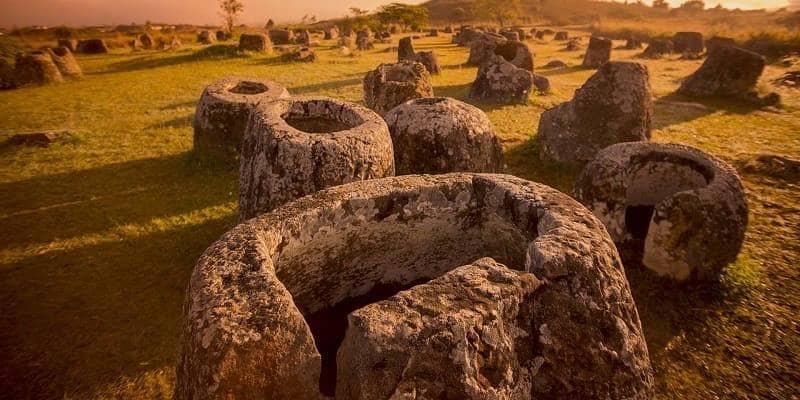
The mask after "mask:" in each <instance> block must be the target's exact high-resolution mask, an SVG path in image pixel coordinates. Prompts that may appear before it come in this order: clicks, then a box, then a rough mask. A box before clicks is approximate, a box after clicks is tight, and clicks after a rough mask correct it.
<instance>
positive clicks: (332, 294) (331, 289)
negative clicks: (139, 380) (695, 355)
mask: <svg viewBox="0 0 800 400" xmlns="http://www.w3.org/2000/svg"><path fill="white" fill-rule="evenodd" d="M484 257H491V258H492V259H494V260H496V261H497V263H501V264H503V265H506V266H507V267H508V268H510V269H513V270H517V271H525V272H526V273H530V274H532V275H533V276H528V275H525V274H523V273H522V272H512V271H507V270H505V269H502V270H500V266H499V265H488V266H487V267H486V268H484V269H483V271H488V270H490V269H492V270H494V271H495V272H494V273H492V277H491V278H490V277H489V276H488V275H485V274H488V272H486V273H485V274H484V272H480V271H481V270H480V269H477V270H476V269H469V270H459V271H456V272H455V274H452V275H448V276H446V277H443V278H442V280H443V281H445V282H451V283H448V284H447V286H450V287H452V286H453V285H455V284H458V282H462V283H463V284H464V285H466V284H467V283H468V282H469V281H470V280H472V281H475V280H478V279H494V280H495V281H500V282H495V283H494V284H492V286H493V287H503V288H505V289H500V290H501V291H502V290H508V291H509V292H510V293H517V294H515V295H512V296H510V297H509V298H507V299H505V300H503V299H497V298H494V300H492V301H500V302H503V301H505V303H503V304H509V308H508V309H505V310H504V311H507V312H504V313H503V314H502V315H498V321H497V323H498V325H494V326H495V327H496V328H498V329H497V330H494V331H489V332H487V334H486V335H485V336H483V337H482V338H480V340H479V341H477V340H476V341H473V343H475V344H478V343H479V342H480V343H488V342H489V341H491V342H492V343H494V344H495V345H497V346H500V347H498V349H500V350H499V352H496V353H493V354H497V355H498V356H500V355H502V354H508V355H509V357H510V356H511V353H510V352H511V347H510V345H509V344H508V343H505V344H503V343H499V342H494V341H493V340H492V339H494V338H497V339H500V338H505V337H506V336H502V335H501V336H498V335H500V330H499V329H500V326H499V324H503V325H504V326H505V325H507V326H509V328H510V327H511V326H513V325H514V324H517V326H518V327H520V326H524V327H525V329H526V331H525V335H527V336H524V335H523V334H522V332H519V331H513V330H511V329H510V330H509V331H508V332H507V335H511V336H508V338H510V337H512V336H513V337H515V339H518V340H517V343H515V344H514V350H513V351H514V357H516V358H517V360H518V363H519V368H516V365H514V368H512V369H511V370H506V371H496V372H492V371H490V368H488V369H484V370H483V371H482V372H481V374H490V376H489V379H487V380H485V381H484V380H482V381H481V382H480V385H483V386H482V388H481V390H483V391H484V393H491V392H492V391H495V392H501V391H503V390H506V389H505V388H507V387H509V386H514V387H517V386H518V387H519V388H520V390H519V393H520V395H521V397H520V398H526V399H533V398H548V399H574V398H593V399H619V398H627V399H646V398H649V397H650V396H651V395H652V384H653V380H652V370H651V367H650V361H649V357H648V353H647V346H646V344H645V342H644V338H643V335H642V331H641V326H640V322H639V317H638V314H637V311H636V307H635V306H634V303H633V299H632V297H631V294H630V289H629V287H628V282H627V280H626V278H625V274H624V271H623V268H622V264H621V262H620V260H619V256H618V254H617V252H616V249H615V248H614V244H613V242H612V241H611V238H610V237H609V236H608V233H607V232H606V231H605V229H604V228H603V226H602V224H601V222H600V221H599V220H598V219H597V218H596V217H594V216H593V215H592V214H591V213H590V212H589V211H588V210H587V209H585V208H584V207H583V206H581V205H580V204H579V203H577V202H576V201H575V200H573V199H571V198H569V197H568V196H566V195H564V194H562V193H560V192H558V191H556V190H554V189H551V188H549V187H547V186H544V185H541V184H537V183H533V182H529V181H525V180H523V179H520V178H516V177H512V176H507V175H490V174H464V173H460V174H448V175H434V176H431V175H423V176H403V177H392V178H384V179H375V180H368V181H359V182H353V183H350V184H347V185H342V186H337V187H333V188H329V189H326V190H323V191H320V192H317V193H315V194H313V195H310V196H307V197H303V198H301V199H298V200H296V201H294V202H291V203H288V204H286V205H284V206H282V207H279V208H277V209H275V210H274V211H272V212H270V213H266V214H262V215H261V216H259V217H258V218H255V219H252V220H249V221H247V222H245V223H242V224H240V225H238V226H237V227H235V228H234V229H232V230H231V231H229V232H228V233H226V234H225V235H224V236H223V237H222V238H221V239H220V240H219V241H217V242H216V243H214V244H212V245H211V247H209V248H208V249H207V250H206V251H205V252H204V253H203V255H202V256H201V257H200V259H199V261H198V263H197V265H196V266H195V269H194V271H193V273H192V276H191V278H190V281H189V286H188V288H187V297H186V302H185V304H184V318H185V319H184V324H183V339H182V347H181V353H180V357H179V361H178V366H177V370H176V371H177V382H176V392H175V396H176V398H177V399H188V398H192V399H212V398H216V399H222V398H226V399H231V398H236V399H255V398H265V397H267V398H271V399H315V398H330V397H331V396H333V393H331V392H328V393H327V394H326V393H320V387H321V381H320V378H321V375H322V374H323V373H324V372H325V370H324V367H323V366H325V365H328V368H330V357H332V356H333V357H334V359H335V358H336V357H338V358H339V359H347V357H351V356H353V354H352V353H350V352H349V351H348V350H346V347H344V348H342V347H339V346H338V344H336V346H334V347H333V348H332V349H328V350H327V351H325V352H322V353H321V352H320V350H319V349H318V348H317V345H318V344H319V343H323V342H324V341H325V339H326V332H327V331H325V330H324V329H323V330H320V329H315V330H312V328H311V327H314V326H316V324H315V322H314V321H313V318H311V317H310V316H314V315H318V313H320V312H323V311H325V310H327V309H331V308H335V307H337V306H338V305H341V304H343V303H347V301H348V300H349V299H354V298H358V297H359V296H365V295H367V294H370V293H374V291H375V290H377V288H379V287H387V286H388V287H397V288H398V289H397V290H395V291H393V293H388V294H386V295H385V296H383V297H382V299H386V298H389V297H391V296H392V294H396V293H397V292H398V291H400V290H403V289H409V288H412V287H413V286H416V285H423V286H422V287H420V288H417V289H418V291H415V290H417V289H412V290H411V291H407V292H405V293H404V294H401V298H402V296H405V297H404V298H408V299H413V301H418V302H417V303H414V304H422V303H423V302H428V301H431V300H430V299H431V298H430V297H429V296H428V294H430V293H432V292H433V291H438V290H445V293H444V294H443V295H445V296H449V298H452V299H454V301H455V299H458V298H459V296H455V295H453V294H452V293H451V292H449V291H447V288H445V287H444V286H439V285H438V283H441V281H436V280H435V279H436V278H438V277H441V276H443V275H445V274H446V273H447V272H449V271H452V270H454V269H456V268H458V267H460V266H464V265H468V264H470V263H473V262H475V260H479V259H481V258H484ZM487 263H488V261H482V262H479V264H487ZM477 268H480V267H479V266H477ZM481 276H485V278H482V277H481ZM498 277H507V278H509V280H508V281H506V280H504V278H503V279H497V278H498ZM431 280H434V281H433V282H431V283H429V284H428V285H425V284H424V283H425V282H429V281H431ZM517 281H518V282H519V283H511V282H517ZM523 282H524V283H523ZM487 285H488V283H487ZM537 285H538V286H537ZM437 288H441V289H437ZM491 290H494V289H491ZM531 290H533V293H532V297H531V296H529V294H530V293H529V292H530V291H531ZM448 293H450V294H448ZM472 295H474V296H484V297H488V296H489V294H488V293H483V294H481V290H476V291H475V292H473V293H472V294H471V296H472ZM395 299H396V298H395ZM517 299H524V300H517ZM379 300H381V299H377V300H373V301H371V302H369V303H367V304H360V305H356V306H354V308H353V309H351V310H348V311H347V314H350V313H351V312H353V311H356V315H357V314H358V313H359V312H360V311H358V310H359V309H361V308H362V307H364V306H368V305H369V304H370V303H375V302H376V301H379ZM389 302H390V303H395V304H399V303H400V302H399V301H395V300H391V299H390V300H389ZM515 303H516V304H518V305H519V308H520V311H518V312H517V316H518V317H519V316H522V318H512V315H513V314H514V310H513V308H514V307H515V306H514V305H513V304H515ZM407 306H408V307H409V308H407V309H408V310H409V311H410V310H421V309H423V308H422V307H416V306H414V305H413V304H407ZM472 306H473V307H476V308H479V307H480V305H478V304H474V305H472ZM448 307H452V308H451V309H452V310H455V309H459V311H458V313H457V314H456V315H458V316H463V317H464V318H460V319H459V321H460V323H459V324H460V326H463V327H464V329H466V327H467V326H469V325H473V326H472V328H473V329H474V328H475V323H476V321H478V320H479V319H483V318H484V317H481V316H478V315H476V316H474V317H470V318H475V319H472V320H469V319H467V318H466V316H467V314H468V309H466V308H464V307H460V306H459V305H458V304H455V303H453V304H435V308H433V309H431V310H430V314H429V315H427V316H425V318H426V319H428V318H432V317H431V316H435V315H443V314H444V313H445V312H448V313H449V310H450V309H449V308H448ZM529 309H530V310H532V317H530V321H531V322H530V323H526V322H525V321H526V318H528V315H529V313H528V310H529ZM362 311H363V310H362ZM498 312H499V311H498ZM347 314H345V317H344V318H345V323H346V315H347ZM403 314H404V315H406V313H403ZM350 315H353V314H350ZM361 315H363V314H361ZM483 315H488V314H483ZM409 318H410V317H409ZM453 323H454V324H456V322H455V321H454V322H453ZM398 325H400V324H398ZM435 326H436V325H435V324H433V323H432V324H430V325H429V326H428V327H429V328H433V329H435ZM454 326H455V325H454ZM425 328H426V327H425V326H423V327H421V329H425ZM357 333H358V332H357V331H356V332H352V333H351V335H353V334H357ZM343 334H344V336H346V333H343ZM344 336H343V337H344ZM523 336H524V338H523ZM473 339H474V338H471V339H470V340H473ZM525 339H527V342H525ZM399 340H400V339H397V340H396V339H391V342H390V343H387V345H395V344H396V343H397V342H399ZM458 340H460V341H456V342H453V343H464V344H466V343H467V341H466V340H462V339H460V338H459V339H458ZM427 343H429V344H430V345H433V343H432V342H427ZM441 345H442V346H443V347H442V348H434V347H428V348H432V349H433V350H436V351H440V353H437V354H440V356H439V357H438V358H431V359H430V360H425V359H424V358H418V359H417V361H418V363H417V364H416V365H417V366H418V368H417V369H416V371H424V370H425V369H426V368H428V369H429V368H435V367H436V365H435V364H436V362H437V360H439V361H446V360H445V359H444V358H443V357H441V355H442V354H444V353H441V351H442V349H445V350H444V351H446V347H447V346H449V344H448V342H446V341H442V342H441ZM517 349H519V351H517ZM527 349H530V350H527ZM331 350H332V351H333V355H331ZM336 351H338V352H339V354H338V356H337V355H336V354H335V353H336ZM408 353H409V354H412V355H413V354H420V355H423V354H425V353H424V352H422V351H420V352H419V353H417V352H416V348H412V349H408ZM464 354H465V355H470V354H471V355H474V356H476V357H477V354H476V353H475V352H474V351H473V352H469V353H464ZM387 356H388V355H387ZM481 356H483V357H486V353H485V352H484V353H482V354H481ZM326 360H327V361H326ZM427 361H430V363H428V364H427V365H426V364H425V363H426V362H427ZM484 361H488V364H483V365H488V366H491V365H500V366H502V365H511V364H513V361H512V360H505V359H489V360H486V359H484ZM480 362H483V361H481V359H480V358H476V359H463V360H462V365H464V364H466V363H469V364H471V365H478V364H479V363H480ZM333 368H334V369H335V367H333ZM457 371H458V370H456V369H454V370H452V371H451V370H444V371H439V372H441V373H443V374H444V373H446V374H451V375H450V377H453V376H455V375H457V374H458V373H459V372H457ZM346 376H347V372H345V371H342V370H339V372H338V374H336V376H335V378H336V379H345V378H346ZM439 376H440V375H439V374H437V375H436V376H434V377H424V376H422V375H419V374H417V375H415V376H414V379H413V380H409V381H407V383H406V384H405V386H404V387H410V386H408V385H409V384H413V385H418V386H417V387H423V386H424V387H434V386H436V385H437V381H439V380H440V378H439ZM525 376H529V377H530V378H529V379H528V378H524V377H525ZM509 378H510V379H509ZM517 378H519V379H517ZM512 379H513V383H511V381H512ZM526 379H527V380H526ZM422 380H425V381H426V382H422ZM340 382H342V381H340ZM517 382H519V385H517ZM376 384H377V382H376ZM464 384H465V385H467V384H470V383H466V382H465V383H464ZM336 386H338V384H337V385H336ZM343 387H344V386H343ZM462 387H463V386H462ZM404 393H405V392H404ZM416 395H417V398H424V397H425V394H424V393H421V392H417V394H416ZM343 398H347V397H343ZM365 398H368V397H365ZM398 398H403V397H398Z"/></svg>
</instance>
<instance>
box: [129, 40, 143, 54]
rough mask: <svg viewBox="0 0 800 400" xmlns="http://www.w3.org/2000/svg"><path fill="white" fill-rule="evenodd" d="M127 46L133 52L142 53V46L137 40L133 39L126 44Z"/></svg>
mask: <svg viewBox="0 0 800 400" xmlns="http://www.w3.org/2000/svg"><path fill="white" fill-rule="evenodd" d="M128 46H130V48H131V50H133V51H142V50H144V45H142V42H141V41H140V40H139V38H133V39H131V41H130V42H128Z"/></svg>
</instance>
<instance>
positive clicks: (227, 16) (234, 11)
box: [219, 0, 244, 33]
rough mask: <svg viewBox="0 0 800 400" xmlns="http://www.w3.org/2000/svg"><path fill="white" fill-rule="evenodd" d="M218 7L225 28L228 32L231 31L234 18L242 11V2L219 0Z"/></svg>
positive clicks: (234, 21)
mask: <svg viewBox="0 0 800 400" xmlns="http://www.w3.org/2000/svg"><path fill="white" fill-rule="evenodd" d="M219 9H220V15H222V18H223V21H224V23H225V29H227V30H228V33H233V27H234V26H236V19H238V18H239V14H241V13H242V11H244V4H242V2H241V1H240V0H219Z"/></svg>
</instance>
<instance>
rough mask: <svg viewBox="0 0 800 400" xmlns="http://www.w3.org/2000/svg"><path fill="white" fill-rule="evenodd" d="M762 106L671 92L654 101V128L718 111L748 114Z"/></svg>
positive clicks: (728, 99) (664, 126)
mask: <svg viewBox="0 0 800 400" xmlns="http://www.w3.org/2000/svg"><path fill="white" fill-rule="evenodd" d="M759 110H760V107H758V106H755V105H751V104H747V103H744V102H742V101H738V100H737V99H731V98H719V97H718V98H692V97H687V96H683V95H680V94H678V93H671V94H669V95H666V96H663V97H660V98H658V99H656V100H655V102H654V118H653V129H662V128H666V127H669V126H671V125H677V124H681V123H685V122H690V121H693V120H695V119H699V118H703V117H705V116H707V115H710V114H714V113H716V112H720V111H722V112H724V113H727V114H738V115H746V114H750V113H752V112H755V111H759Z"/></svg>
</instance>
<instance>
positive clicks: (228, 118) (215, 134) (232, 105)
mask: <svg viewBox="0 0 800 400" xmlns="http://www.w3.org/2000/svg"><path fill="white" fill-rule="evenodd" d="M288 96H289V92H288V91H287V90H286V89H285V88H284V87H283V86H281V85H279V84H277V83H275V82H272V81H268V80H264V79H258V78H247V77H239V76H231V77H227V78H224V79H221V80H219V81H216V82H214V83H212V84H210V85H208V86H207V87H206V88H205V90H204V91H203V95H202V96H201V97H200V101H199V102H198V104H197V109H196V111H195V116H194V150H195V152H196V153H198V154H201V155H206V154H208V155H212V156H216V155H222V156H235V155H238V154H239V150H240V149H241V145H242V137H243V136H244V132H245V128H246V127H247V121H248V119H249V118H250V114H251V112H252V110H253V109H255V107H256V106H258V105H259V104H261V103H266V102H270V101H273V100H275V99H279V98H285V97H288Z"/></svg>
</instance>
